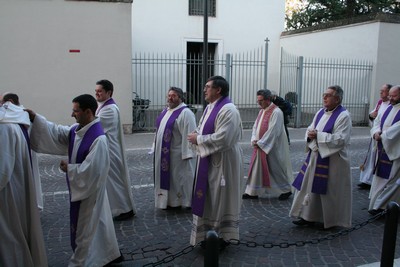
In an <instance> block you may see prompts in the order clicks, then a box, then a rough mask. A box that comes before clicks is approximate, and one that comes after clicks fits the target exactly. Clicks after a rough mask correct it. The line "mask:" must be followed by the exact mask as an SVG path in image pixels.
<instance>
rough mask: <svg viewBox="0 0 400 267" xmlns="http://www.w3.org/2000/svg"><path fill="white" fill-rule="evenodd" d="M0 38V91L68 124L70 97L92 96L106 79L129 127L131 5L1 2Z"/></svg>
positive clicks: (50, 117) (12, 0)
mask: <svg viewBox="0 0 400 267" xmlns="http://www.w3.org/2000/svg"><path fill="white" fill-rule="evenodd" d="M0 36H1V39H0V92H5V91H12V92H15V93H17V94H18V95H19V96H20V98H21V102H22V104H23V105H24V106H25V107H29V108H32V109H33V110H35V111H36V112H37V113H40V114H43V115H44V116H45V117H47V119H49V120H52V121H54V122H56V123H61V124H72V123H74V122H75V120H74V119H73V118H71V117H70V114H71V107H72V104H71V100H72V98H74V97H75V96H77V95H80V94H83V93H89V94H94V88H95V83H96V81H97V80H100V79H109V80H110V81H112V82H113V83H114V87H115V93H114V98H115V100H116V102H117V103H118V105H119V106H120V109H121V114H122V122H123V124H128V128H129V127H131V124H132V111H131V107H132V101H131V99H132V96H131V88H132V75H131V68H132V65H131V58H132V53H131V3H107V2H93V1H88V2H80V1H63V0H54V1H46V0H35V1H32V0H30V1H28V0H2V2H1V8H0ZM71 49H77V50H80V53H70V50H71ZM128 131H129V129H128Z"/></svg>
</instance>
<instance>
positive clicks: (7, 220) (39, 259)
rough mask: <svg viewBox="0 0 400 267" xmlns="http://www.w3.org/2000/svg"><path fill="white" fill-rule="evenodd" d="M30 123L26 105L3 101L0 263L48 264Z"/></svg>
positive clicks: (44, 266)
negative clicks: (35, 176)
mask: <svg viewBox="0 0 400 267" xmlns="http://www.w3.org/2000/svg"><path fill="white" fill-rule="evenodd" d="M29 125H30V121H29V117H28V113H26V112H25V111H24V110H23V108H22V107H20V106H17V105H14V104H13V103H11V102H9V101H6V102H4V103H2V104H1V105H0V136H1V139H2V141H1V149H0V266H24V267H47V256H46V248H45V244H44V239H43V232H42V226H41V223H40V215H39V210H38V207H37V201H36V193H35V191H36V190H35V185H34V177H33V170H32V158H31V155H30V152H31V150H30V144H29V136H28V127H29Z"/></svg>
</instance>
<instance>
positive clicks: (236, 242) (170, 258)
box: [143, 210, 387, 267]
mask: <svg viewBox="0 0 400 267" xmlns="http://www.w3.org/2000/svg"><path fill="white" fill-rule="evenodd" d="M386 213H387V211H386V210H384V211H382V212H380V213H378V214H376V215H374V216H373V217H371V218H369V219H368V220H366V221H364V222H362V223H359V224H356V225H354V226H353V227H351V228H348V229H344V230H341V231H339V232H337V233H333V234H328V235H326V236H323V237H320V238H313V239H310V240H306V241H296V242H281V243H264V244H260V243H257V242H253V241H247V242H243V241H240V240H238V239H230V240H229V245H234V246H239V245H245V246H246V247H250V248H255V247H263V248H273V247H279V248H289V247H292V246H296V247H303V246H305V245H308V244H311V245H314V244H319V243H321V242H323V241H327V240H333V239H335V238H337V237H339V236H344V235H348V234H349V233H351V232H353V231H355V230H358V229H361V228H362V227H364V226H366V225H367V224H369V223H371V222H373V221H375V220H377V219H379V218H380V217H382V216H383V215H385V214H386ZM201 243H202V242H199V243H198V244H196V245H195V246H187V247H186V248H184V249H183V250H181V251H180V252H178V253H176V254H172V255H168V256H167V257H165V258H163V259H161V260H159V261H157V262H152V263H147V264H145V265H143V267H147V266H152V267H154V266H158V265H161V264H164V263H169V262H171V261H173V260H175V259H176V258H178V257H180V256H182V255H185V254H188V253H190V252H192V251H193V250H194V249H195V248H196V247H198V246H201ZM157 250H159V249H154V250H150V251H146V252H151V251H157Z"/></svg>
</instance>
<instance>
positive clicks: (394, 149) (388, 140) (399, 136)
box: [381, 121, 400, 160]
mask: <svg viewBox="0 0 400 267" xmlns="http://www.w3.org/2000/svg"><path fill="white" fill-rule="evenodd" d="M381 138H382V145H383V147H384V148H385V151H386V153H387V155H388V157H389V159H390V160H396V159H398V158H400V142H399V140H400V121H398V122H396V123H395V124H393V125H392V126H390V127H389V128H387V129H386V130H385V131H383V132H382V134H381Z"/></svg>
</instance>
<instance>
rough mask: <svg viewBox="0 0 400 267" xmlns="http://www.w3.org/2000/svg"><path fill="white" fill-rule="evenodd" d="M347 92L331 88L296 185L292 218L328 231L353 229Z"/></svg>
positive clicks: (316, 120) (315, 122)
mask: <svg viewBox="0 0 400 267" xmlns="http://www.w3.org/2000/svg"><path fill="white" fill-rule="evenodd" d="M342 99H343V90H342V88H341V87H340V86H338V85H335V86H329V87H328V89H326V90H325V93H324V94H323V103H324V108H322V109H320V110H319V111H318V112H317V114H316V115H315V116H314V119H313V121H312V123H311V125H310V126H309V127H308V128H307V133H306V145H307V150H308V155H307V158H306V160H305V163H304V165H303V167H302V168H301V170H300V172H299V174H298V175H297V177H296V179H295V181H294V182H293V186H294V187H295V188H296V191H295V196H294V200H293V203H292V207H291V210H290V213H289V215H290V216H291V217H294V218H297V220H295V221H293V223H294V224H296V225H299V226H302V225H307V226H310V225H313V224H314V223H315V222H318V223H322V224H323V227H324V229H327V228H331V227H334V226H341V227H351V203H352V191H351V172H350V159H349V157H348V147H349V143H350V135H351V127H352V124H351V118H350V114H349V112H348V111H347V110H346V109H345V108H344V107H343V106H342V105H341V103H342Z"/></svg>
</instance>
